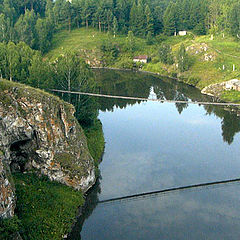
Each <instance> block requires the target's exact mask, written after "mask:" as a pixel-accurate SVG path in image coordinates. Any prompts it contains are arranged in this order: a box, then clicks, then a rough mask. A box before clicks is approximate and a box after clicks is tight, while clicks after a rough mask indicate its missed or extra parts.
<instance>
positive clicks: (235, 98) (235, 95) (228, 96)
mask: <svg viewBox="0 0 240 240" xmlns="http://www.w3.org/2000/svg"><path fill="white" fill-rule="evenodd" d="M221 99H223V100H224V101H225V102H232V103H240V92H238V91H234V90H231V91H224V92H223V93H222V96H221Z"/></svg>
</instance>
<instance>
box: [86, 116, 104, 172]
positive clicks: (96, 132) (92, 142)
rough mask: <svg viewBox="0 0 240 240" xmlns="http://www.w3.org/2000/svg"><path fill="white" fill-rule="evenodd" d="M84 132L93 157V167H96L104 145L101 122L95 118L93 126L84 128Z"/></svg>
mask: <svg viewBox="0 0 240 240" xmlns="http://www.w3.org/2000/svg"><path fill="white" fill-rule="evenodd" d="M84 133H85V135H86V137H87V144H88V149H89V152H90V154H91V156H92V157H93V159H94V163H95V167H98V165H99V162H100V161H101V158H102V155H103V152H104V146H105V141H104V135H103V129H102V123H101V122H100V120H96V121H95V122H94V124H93V126H91V127H89V128H84Z"/></svg>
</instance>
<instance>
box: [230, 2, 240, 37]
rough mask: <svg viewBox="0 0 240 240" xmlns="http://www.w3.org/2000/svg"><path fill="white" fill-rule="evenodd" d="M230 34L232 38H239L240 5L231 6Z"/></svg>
mask: <svg viewBox="0 0 240 240" xmlns="http://www.w3.org/2000/svg"><path fill="white" fill-rule="evenodd" d="M229 23H230V24H229V25H230V32H231V34H232V35H233V36H234V37H238V38H240V36H239V35H240V3H236V4H233V6H232V8H231V11H230V21H229Z"/></svg>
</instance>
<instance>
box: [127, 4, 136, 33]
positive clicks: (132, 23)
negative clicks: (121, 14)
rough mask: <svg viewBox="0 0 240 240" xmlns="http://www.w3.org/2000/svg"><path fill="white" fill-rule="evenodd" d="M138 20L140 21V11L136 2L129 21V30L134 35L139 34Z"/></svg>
mask: <svg viewBox="0 0 240 240" xmlns="http://www.w3.org/2000/svg"><path fill="white" fill-rule="evenodd" d="M137 19H138V10H137V5H136V2H135V0H134V1H133V5H132V8H131V12H130V20H129V28H130V29H131V31H132V32H133V33H136V32H137V25H138V23H137Z"/></svg>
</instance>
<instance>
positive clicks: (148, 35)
mask: <svg viewBox="0 0 240 240" xmlns="http://www.w3.org/2000/svg"><path fill="white" fill-rule="evenodd" d="M146 42H147V44H148V45H152V44H153V37H152V33H151V32H150V31H149V32H148V34H147V41H146Z"/></svg>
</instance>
